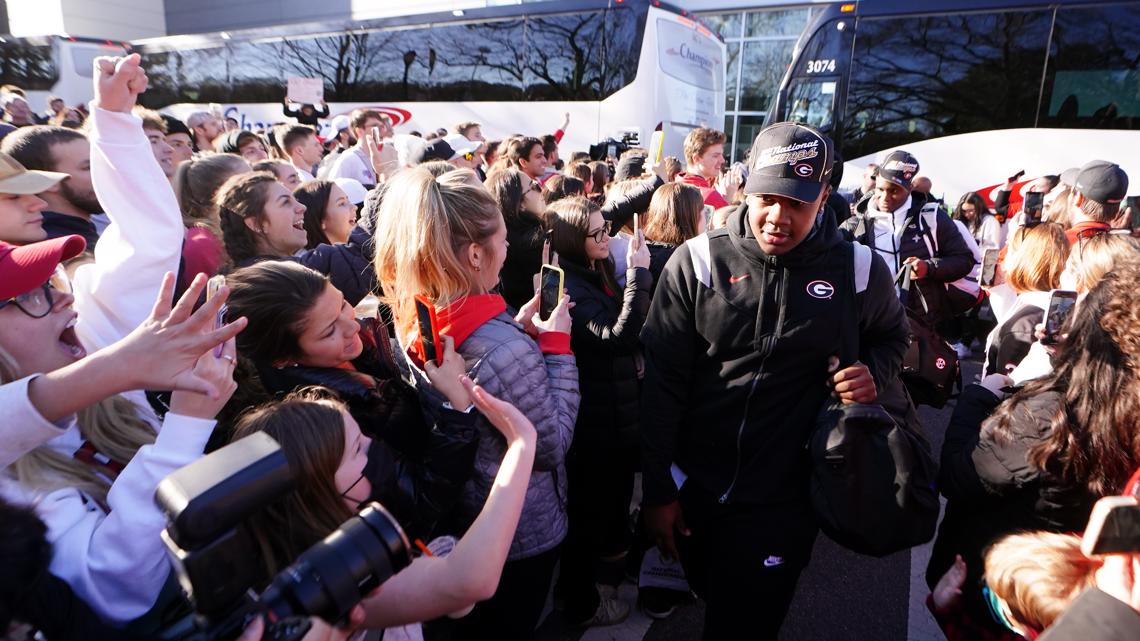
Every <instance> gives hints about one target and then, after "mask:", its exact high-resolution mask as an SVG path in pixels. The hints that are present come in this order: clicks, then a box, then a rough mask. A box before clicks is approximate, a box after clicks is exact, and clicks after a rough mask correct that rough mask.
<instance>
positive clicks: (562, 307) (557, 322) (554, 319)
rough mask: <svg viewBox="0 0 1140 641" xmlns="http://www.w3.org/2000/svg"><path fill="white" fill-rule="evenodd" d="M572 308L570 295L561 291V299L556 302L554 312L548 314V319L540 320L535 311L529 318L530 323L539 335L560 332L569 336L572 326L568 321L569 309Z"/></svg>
mask: <svg viewBox="0 0 1140 641" xmlns="http://www.w3.org/2000/svg"><path fill="white" fill-rule="evenodd" d="M573 306H574V303H573V302H572V301H571V300H570V295H569V294H567V293H566V292H565V291H563V292H562V299H561V300H559V301H558V305H557V306H556V307H555V308H554V311H553V312H551V313H550V318H547V319H546V320H542V319H541V318H539V316H538V310H537V309H535V313H534V315H533V316H531V319H530V322H531V323H533V324H534V327H535V329H537V330H538V333H540V334H542V333H544V332H562V333H564V334H569V333H570V326H571V324H572V322H571V320H570V308H571V307H573Z"/></svg>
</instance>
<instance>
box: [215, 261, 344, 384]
mask: <svg viewBox="0 0 1140 641" xmlns="http://www.w3.org/2000/svg"><path fill="white" fill-rule="evenodd" d="M328 285H329V279H328V277H326V276H325V275H324V274H322V273H320V272H318V271H316V270H313V269H310V268H308V267H305V266H304V265H301V264H299V263H294V262H292V261H287V260H267V261H263V262H260V263H257V264H255V265H250V266H249V267H243V268H241V269H236V270H234V271H233V272H232V273H231V274H229V275H228V276H226V286H227V287H229V288H230V296H229V299H227V300H226V306H227V310H228V311H227V316H228V317H229V318H241V317H243V316H244V317H245V318H246V319H248V322H249V324H248V325H247V327H252V328H253V329H252V330H250V331H248V332H242V333H241V334H240V335H238V338H237V348H238V352H239V353H240V354H241V355H242V356H244V357H246V358H249V359H251V360H253V361H254V362H257V363H263V364H275V363H278V362H282V361H288V360H295V359H296V358H297V357H299V356H301V347H300V344H299V343H298V342H297V339H298V337H299V336H300V335H301V333H302V332H304V331H305V318H306V315H307V314H308V313H309V310H310V309H312V308H313V305H315V304H316V302H317V299H319V298H320V297H321V295H322V294H323V293H324V292H325V290H326V289H328Z"/></svg>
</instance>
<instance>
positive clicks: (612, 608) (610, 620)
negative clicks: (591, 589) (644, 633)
mask: <svg viewBox="0 0 1140 641" xmlns="http://www.w3.org/2000/svg"><path fill="white" fill-rule="evenodd" d="M629 610H630V607H629V604H628V603H626V602H625V601H621V600H619V599H616V598H612V597H610V598H607V597H602V600H601V601H600V602H599V603H598V609H597V611H596V612H594V616H593V617H591V618H590V619H587V620H586V621H583V622H582V623H579V624H578V625H581V626H583V627H591V626H603V625H615V624H618V623H621V622H622V621H625V620H626V618H627V617H629Z"/></svg>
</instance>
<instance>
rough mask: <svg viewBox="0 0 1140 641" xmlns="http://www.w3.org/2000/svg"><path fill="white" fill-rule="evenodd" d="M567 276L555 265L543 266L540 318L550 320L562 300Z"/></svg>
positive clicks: (539, 301) (540, 285)
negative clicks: (564, 281)
mask: <svg viewBox="0 0 1140 641" xmlns="http://www.w3.org/2000/svg"><path fill="white" fill-rule="evenodd" d="M564 278H565V274H563V272H562V270H561V269H559V268H557V267H555V266H554V265H543V266H542V270H541V271H540V272H539V277H538V317H539V318H541V319H542V320H546V319H548V318H550V315H551V314H553V313H554V308H555V307H558V302H559V301H561V300H562V286H563V280H564Z"/></svg>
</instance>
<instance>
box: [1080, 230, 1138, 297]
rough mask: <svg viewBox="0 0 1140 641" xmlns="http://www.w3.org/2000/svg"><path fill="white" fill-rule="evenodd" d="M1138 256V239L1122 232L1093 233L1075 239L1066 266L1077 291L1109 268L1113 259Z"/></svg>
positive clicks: (1111, 266) (1087, 285) (1086, 289)
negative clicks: (1075, 243)
mask: <svg viewBox="0 0 1140 641" xmlns="http://www.w3.org/2000/svg"><path fill="white" fill-rule="evenodd" d="M1137 257H1140V241H1137V240H1136V239H1135V238H1133V237H1132V236H1125V235H1122V234H1097V235H1095V236H1090V237H1088V238H1082V239H1080V240H1078V241H1077V245H1076V247H1074V248H1073V249H1072V250H1071V251H1070V252H1069V262H1068V265H1066V268H1067V269H1068V270H1069V271H1071V272H1072V274H1073V277H1074V278H1075V279H1076V281H1077V285H1076V286H1077V291H1081V292H1085V291H1088V290H1090V289H1092V288H1093V287H1096V284H1097V283H1099V282H1100V281H1101V279H1102V278H1104V276H1105V274H1107V273H1109V272H1110V271H1112V270H1113V268H1114V267H1115V266H1116V264H1117V263H1119V262H1123V261H1127V260H1135V259H1136V258H1137Z"/></svg>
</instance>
